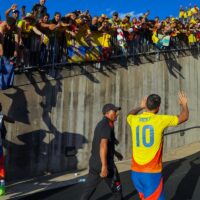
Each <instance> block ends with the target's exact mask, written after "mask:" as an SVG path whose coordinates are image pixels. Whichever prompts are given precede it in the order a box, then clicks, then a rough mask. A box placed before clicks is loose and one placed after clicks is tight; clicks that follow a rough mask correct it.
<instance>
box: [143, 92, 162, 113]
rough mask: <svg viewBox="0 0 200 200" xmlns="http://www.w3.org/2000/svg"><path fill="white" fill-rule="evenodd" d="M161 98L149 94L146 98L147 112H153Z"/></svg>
mask: <svg viewBox="0 0 200 200" xmlns="http://www.w3.org/2000/svg"><path fill="white" fill-rule="evenodd" d="M160 103H161V98H160V96H159V95H157V94H151V95H149V96H148V98H147V104H146V105H147V108H148V109H149V110H154V109H156V108H158V107H159V106H160Z"/></svg>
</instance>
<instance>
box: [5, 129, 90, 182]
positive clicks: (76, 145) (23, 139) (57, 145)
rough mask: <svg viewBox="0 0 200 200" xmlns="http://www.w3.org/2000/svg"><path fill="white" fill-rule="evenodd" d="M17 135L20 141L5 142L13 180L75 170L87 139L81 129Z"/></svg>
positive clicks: (7, 172)
mask: <svg viewBox="0 0 200 200" xmlns="http://www.w3.org/2000/svg"><path fill="white" fill-rule="evenodd" d="M16 139H17V143H13V142H11V141H8V140H5V142H4V147H5V148H6V150H7V152H6V166H9V167H6V174H7V180H9V181H11V180H17V179H27V178H31V177H36V176H41V175H46V174H49V173H55V172H62V171H66V170H72V169H73V170H75V169H77V164H78V160H77V153H78V150H79V149H81V148H83V146H84V144H85V143H87V140H86V139H85V137H84V136H82V135H81V134H78V133H70V132H63V133H60V132H56V133H51V132H50V131H46V130H43V129H39V130H34V131H31V132H28V133H24V134H20V135H18V136H17V138H16ZM72 147H73V148H72ZM69 150H70V151H71V152H67V151H69ZM11 166H12V167H11Z"/></svg>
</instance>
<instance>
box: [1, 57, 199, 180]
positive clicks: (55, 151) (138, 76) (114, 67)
mask: <svg viewBox="0 0 200 200" xmlns="http://www.w3.org/2000/svg"><path fill="white" fill-rule="evenodd" d="M161 56H162V59H161V60H158V61H156V62H155V59H153V58H155V56H150V57H148V56H143V57H140V62H141V63H142V64H140V65H133V64H132V63H129V62H127V63H126V61H125V60H123V59H120V60H119V61H115V62H114V61H112V62H107V63H103V64H102V65H101V69H100V70H99V69H97V68H95V67H98V66H97V65H95V66H94V65H88V66H82V65H76V66H73V65H71V66H68V67H66V69H63V70H60V69H58V70H56V74H53V77H51V74H50V75H47V74H45V73H43V72H34V73H31V72H28V73H26V74H20V75H16V79H15V87H14V88H11V89H8V90H6V91H1V94H0V99H1V102H2V103H3V111H4V113H5V114H8V115H9V116H11V117H13V118H14V119H15V120H16V123H15V124H14V125H13V124H6V126H7V130H8V134H7V138H6V141H5V144H4V146H5V150H6V151H5V154H6V169H7V170H6V171H7V179H8V180H16V179H23V178H29V177H35V176H40V175H45V174H49V173H55V172H61V171H70V170H74V169H83V168H87V166H88V159H89V156H90V150H91V142H92V138H93V131H94V128H95V125H96V123H97V122H98V121H99V120H100V119H101V118H102V114H101V109H102V106H103V105H104V104H105V103H108V102H112V103H115V104H116V105H120V106H121V107H122V112H121V114H120V116H119V120H118V122H117V123H116V137H117V138H118V139H119V141H120V145H119V146H118V147H117V149H118V150H119V151H121V153H122V154H124V157H125V159H130V158H131V132H130V128H129V126H128V125H127V123H126V115H127V113H128V111H130V110H131V109H132V108H133V107H135V106H137V105H138V104H139V102H140V100H141V98H142V97H143V96H144V95H148V94H150V93H158V94H159V95H160V96H161V97H162V106H161V113H166V114H178V113H179V112H180V108H179V105H178V98H177V92H178V91H179V90H184V91H185V92H186V94H187V96H188V97H189V108H190V119H189V121H188V122H187V123H186V124H184V125H182V126H179V127H177V128H176V129H170V130H167V131H168V132H169V131H173V130H180V129H184V128H186V127H192V126H197V125H198V124H199V115H200V104H199V103H198V102H199V98H200V93H199V92H198V88H200V81H199V80H200V70H199V66H200V61H199V59H198V54H193V55H192V54H190V55H186V56H180V57H176V56H174V55H173V54H167V53H166V54H165V55H161ZM54 72H55V71H54ZM55 77H56V79H55ZM196 141H200V134H199V130H198V129H195V128H194V129H191V130H188V131H181V132H180V133H176V134H170V135H167V136H166V137H165V144H164V152H165V153H167V152H168V151H169V150H170V149H172V148H173V149H175V148H177V147H180V146H183V145H187V144H190V143H193V142H196Z"/></svg>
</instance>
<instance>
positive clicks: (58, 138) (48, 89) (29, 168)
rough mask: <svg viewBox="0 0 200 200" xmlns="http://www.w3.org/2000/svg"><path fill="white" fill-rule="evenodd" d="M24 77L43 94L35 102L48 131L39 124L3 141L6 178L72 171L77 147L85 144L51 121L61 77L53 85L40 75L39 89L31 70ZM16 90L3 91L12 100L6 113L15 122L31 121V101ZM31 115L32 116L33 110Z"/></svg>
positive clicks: (21, 177) (82, 139)
mask: <svg viewBox="0 0 200 200" xmlns="http://www.w3.org/2000/svg"><path fill="white" fill-rule="evenodd" d="M27 77H28V78H29V80H30V81H32V82H33V83H34V84H33V87H34V89H35V92H36V93H37V94H38V95H40V96H41V97H42V101H41V102H37V103H38V104H39V106H40V107H41V110H42V115H41V116H39V117H40V118H41V120H43V122H44V124H45V125H46V127H47V130H44V129H40V127H38V128H39V129H36V130H33V131H30V132H26V133H15V135H14V136H16V137H15V138H14V137H13V136H12V141H8V140H6V141H5V142H4V147H5V148H6V149H7V154H6V166H7V167H6V174H7V180H9V181H11V180H16V179H24V178H30V177H35V176H39V175H45V174H48V173H54V172H62V171H67V170H75V169H77V164H78V160H77V153H78V150H79V149H81V148H83V145H84V144H85V143H87V140H86V139H85V137H84V136H83V135H82V134H81V133H71V132H60V131H59V130H58V129H57V127H56V126H55V125H54V124H53V122H52V120H51V112H52V109H53V108H54V107H58V106H60V105H57V98H58V94H59V92H62V82H61V80H56V82H55V83H56V84H52V82H51V81H48V80H47V79H46V78H45V76H43V75H42V74H41V77H42V80H43V81H44V86H43V88H41V89H40V87H39V86H38V84H37V83H36V81H35V79H34V77H33V76H32V74H31V73H30V74H29V75H28V76H27ZM15 89H16V92H15V93H14V94H5V95H7V96H8V97H10V98H11V99H12V105H11V107H10V109H9V112H8V114H9V116H10V117H12V118H14V119H15V120H16V121H18V122H22V123H24V124H30V120H29V111H28V107H29V106H32V105H30V104H31V101H30V102H27V100H26V96H25V94H24V91H23V90H22V89H21V88H15ZM60 109H62V108H60ZM32 110H34V109H32ZM31 114H32V116H34V113H31ZM35 117H38V116H37V115H36V116H35ZM8 134H9V133H8ZM13 141H17V143H15V142H13Z"/></svg>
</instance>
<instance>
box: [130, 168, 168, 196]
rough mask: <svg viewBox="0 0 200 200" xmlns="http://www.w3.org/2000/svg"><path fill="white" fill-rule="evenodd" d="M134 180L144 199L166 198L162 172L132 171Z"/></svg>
mask: <svg viewBox="0 0 200 200" xmlns="http://www.w3.org/2000/svg"><path fill="white" fill-rule="evenodd" d="M131 179H132V182H133V184H134V186H135V188H136V190H137V191H138V193H139V196H140V198H141V199H142V200H165V197H164V191H163V178H162V174H161V173H144V172H135V171H132V173H131Z"/></svg>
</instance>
